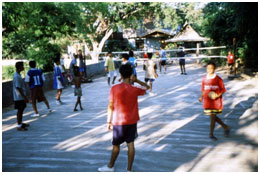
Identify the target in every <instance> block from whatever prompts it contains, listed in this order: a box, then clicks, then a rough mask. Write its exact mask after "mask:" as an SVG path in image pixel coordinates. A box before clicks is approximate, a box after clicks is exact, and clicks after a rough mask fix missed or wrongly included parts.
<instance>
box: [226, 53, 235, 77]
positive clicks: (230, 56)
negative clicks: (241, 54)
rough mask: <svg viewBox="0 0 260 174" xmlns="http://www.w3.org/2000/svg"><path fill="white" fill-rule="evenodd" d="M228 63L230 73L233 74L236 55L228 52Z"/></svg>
mask: <svg viewBox="0 0 260 174" xmlns="http://www.w3.org/2000/svg"><path fill="white" fill-rule="evenodd" d="M227 61H228V73H229V74H231V72H232V71H233V67H234V63H235V56H234V54H232V52H231V51H229V52H228V55H227Z"/></svg>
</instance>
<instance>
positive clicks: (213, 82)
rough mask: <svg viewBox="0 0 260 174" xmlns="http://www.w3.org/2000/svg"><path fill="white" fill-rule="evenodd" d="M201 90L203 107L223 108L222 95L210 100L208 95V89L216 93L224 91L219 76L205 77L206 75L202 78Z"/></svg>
mask: <svg viewBox="0 0 260 174" xmlns="http://www.w3.org/2000/svg"><path fill="white" fill-rule="evenodd" d="M201 91H202V92H204V101H203V107H204V109H216V110H220V109H223V104H222V103H223V102H222V96H221V97H219V98H217V99H215V100H212V99H210V98H209V97H208V93H209V92H210V91H214V92H216V93H217V94H219V93H224V92H226V89H225V86H224V83H223V80H222V79H221V78H220V77H219V76H217V75H216V76H215V77H214V78H207V75H206V76H205V77H203V79H202V85H201Z"/></svg>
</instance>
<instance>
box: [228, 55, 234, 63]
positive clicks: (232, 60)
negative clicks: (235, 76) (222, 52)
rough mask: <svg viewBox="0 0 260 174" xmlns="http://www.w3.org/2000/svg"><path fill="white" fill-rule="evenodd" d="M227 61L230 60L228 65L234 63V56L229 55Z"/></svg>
mask: <svg viewBox="0 0 260 174" xmlns="http://www.w3.org/2000/svg"><path fill="white" fill-rule="evenodd" d="M227 60H228V63H229V64H232V63H234V54H229V55H228V56H227Z"/></svg>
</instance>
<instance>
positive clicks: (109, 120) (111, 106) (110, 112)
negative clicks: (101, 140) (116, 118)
mask: <svg viewBox="0 0 260 174" xmlns="http://www.w3.org/2000/svg"><path fill="white" fill-rule="evenodd" d="M113 110H114V104H113V101H109V104H108V107H107V129H108V130H112V129H113V125H112V116H113Z"/></svg>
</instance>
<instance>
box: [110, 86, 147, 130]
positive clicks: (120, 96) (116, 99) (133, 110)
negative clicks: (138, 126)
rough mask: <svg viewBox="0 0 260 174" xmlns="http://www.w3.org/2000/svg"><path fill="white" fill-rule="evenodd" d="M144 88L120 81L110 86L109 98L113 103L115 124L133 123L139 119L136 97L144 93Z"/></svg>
mask: <svg viewBox="0 0 260 174" xmlns="http://www.w3.org/2000/svg"><path fill="white" fill-rule="evenodd" d="M144 93H145V90H144V89H141V88H138V87H135V86H133V85H131V84H127V83H120V84H116V85H114V86H113V87H112V88H111V95H110V97H111V99H113V103H114V112H113V113H114V115H113V117H114V119H113V124H115V125H126V124H134V123H136V122H137V121H138V120H139V113H138V103H137V97H138V96H139V95H144Z"/></svg>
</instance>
